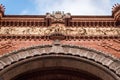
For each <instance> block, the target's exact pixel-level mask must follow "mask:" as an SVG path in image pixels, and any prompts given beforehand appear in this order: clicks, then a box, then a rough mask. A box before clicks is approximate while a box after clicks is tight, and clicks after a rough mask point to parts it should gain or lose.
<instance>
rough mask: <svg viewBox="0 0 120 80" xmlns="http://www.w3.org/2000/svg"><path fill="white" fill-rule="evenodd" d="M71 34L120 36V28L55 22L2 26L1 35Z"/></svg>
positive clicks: (0, 28)
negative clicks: (66, 25)
mask: <svg viewBox="0 0 120 80" xmlns="http://www.w3.org/2000/svg"><path fill="white" fill-rule="evenodd" d="M56 32H57V33H61V34H63V35H69V36H120V28H110V27H108V28H100V27H99V28H98V27H97V28H89V27H65V26H64V25H60V24H55V25H52V26H50V27H44V28H41V27H0V35H35V36H45V35H48V36H49V35H50V34H54V33H56Z"/></svg>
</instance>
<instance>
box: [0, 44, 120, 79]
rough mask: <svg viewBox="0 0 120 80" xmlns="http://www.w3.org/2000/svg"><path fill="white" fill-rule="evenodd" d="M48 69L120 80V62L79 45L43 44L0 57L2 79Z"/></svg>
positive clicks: (0, 75)
mask: <svg viewBox="0 0 120 80" xmlns="http://www.w3.org/2000/svg"><path fill="white" fill-rule="evenodd" d="M45 68H59V69H60V68H68V69H75V70H76V69H77V70H78V71H79V70H80V71H79V72H81V71H83V72H87V73H89V74H91V75H95V76H96V77H98V78H101V79H102V80H120V61H119V60H118V59H116V58H114V57H111V56H109V55H106V54H104V53H102V52H99V51H95V50H92V49H88V48H84V47H80V46H71V45H63V44H59V43H55V44H53V45H40V46H36V47H30V48H27V49H22V50H19V51H15V52H12V53H10V54H8V55H5V56H2V57H1V58H0V69H1V71H0V77H1V78H2V79H3V80H13V79H14V78H15V77H17V76H19V75H21V74H23V73H26V72H30V71H33V70H38V69H39V70H40V69H45ZM59 69H58V70H59ZM63 70H64V69H63ZM58 72H59V71H58ZM11 73H12V74H11ZM28 74H30V73H28Z"/></svg>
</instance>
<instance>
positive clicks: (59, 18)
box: [46, 11, 71, 22]
mask: <svg viewBox="0 0 120 80" xmlns="http://www.w3.org/2000/svg"><path fill="white" fill-rule="evenodd" d="M70 17H71V14H70V13H66V14H64V12H61V11H56V12H53V13H52V14H50V13H47V14H46V18H51V19H52V21H53V22H64V19H65V18H70Z"/></svg>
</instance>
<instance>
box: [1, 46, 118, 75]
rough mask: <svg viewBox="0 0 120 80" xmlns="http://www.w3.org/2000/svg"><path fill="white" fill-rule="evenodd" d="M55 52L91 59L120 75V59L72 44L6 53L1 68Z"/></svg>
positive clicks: (2, 58)
mask: <svg viewBox="0 0 120 80" xmlns="http://www.w3.org/2000/svg"><path fill="white" fill-rule="evenodd" d="M51 53H54V54H55V55H67V54H71V56H76V55H77V56H78V57H81V58H85V59H89V60H91V61H94V62H96V63H99V64H100V65H101V66H104V67H106V68H108V69H109V70H111V71H112V72H113V73H115V74H116V75H118V76H120V61H119V60H118V59H117V60H116V58H114V57H112V56H109V55H106V54H105V53H102V52H98V51H96V50H92V49H88V48H84V47H79V46H71V45H61V44H59V45H54V44H53V45H41V46H36V47H31V48H27V49H22V50H19V51H15V52H12V53H9V54H7V55H4V56H2V57H1V58H0V70H4V69H5V67H6V66H10V65H12V63H14V62H18V61H20V60H21V59H27V58H28V57H34V56H35V55H38V56H42V55H43V54H46V55H50V54H51ZM60 53H62V54H60Z"/></svg>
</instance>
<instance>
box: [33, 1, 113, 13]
mask: <svg viewBox="0 0 120 80" xmlns="http://www.w3.org/2000/svg"><path fill="white" fill-rule="evenodd" d="M35 4H36V10H37V11H38V13H39V14H45V13H46V12H52V11H64V12H65V13H67V12H70V13H71V14H74V15H77V14H79V15H105V14H110V12H111V8H112V6H111V0H35ZM110 7H111V8H110Z"/></svg>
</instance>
